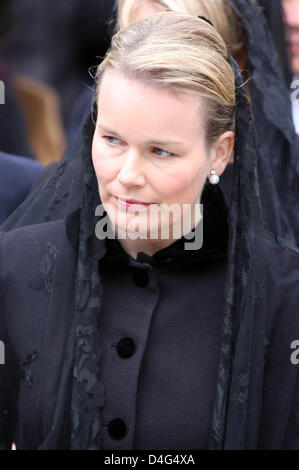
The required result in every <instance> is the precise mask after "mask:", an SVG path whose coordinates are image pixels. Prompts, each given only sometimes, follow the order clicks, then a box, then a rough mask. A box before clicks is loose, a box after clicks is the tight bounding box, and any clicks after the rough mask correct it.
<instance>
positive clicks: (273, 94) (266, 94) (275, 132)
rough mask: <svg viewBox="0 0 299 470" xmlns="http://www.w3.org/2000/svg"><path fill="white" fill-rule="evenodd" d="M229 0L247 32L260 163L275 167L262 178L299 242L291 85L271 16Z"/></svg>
mask: <svg viewBox="0 0 299 470" xmlns="http://www.w3.org/2000/svg"><path fill="white" fill-rule="evenodd" d="M228 1H229V3H230V5H231V6H232V8H233V10H234V11H235V13H236V14H237V16H238V18H239V20H240V22H241V25H242V28H243V31H244V34H245V40H246V53H247V69H248V71H249V73H250V76H251V79H250V82H249V88H250V94H251V105H252V111H253V115H254V125H255V128H256V131H257V137H258V141H257V148H258V153H259V161H260V159H263V160H264V161H263V163H262V166H265V165H269V167H270V170H271V171H270V172H269V171H267V175H263V176H262V179H263V185H261V186H260V190H261V191H265V192H269V191H273V192H274V193H276V195H277V197H278V201H277V202H276V204H277V207H276V211H277V213H279V218H280V220H281V223H282V226H281V230H282V233H283V234H284V236H285V237H288V238H289V239H290V240H292V241H293V242H294V243H295V244H297V246H298V245H299V207H298V194H299V148H298V140H297V136H296V133H295V129H294V125H293V121H292V109H291V101H290V99H289V91H288V87H287V85H286V83H285V81H284V77H283V74H282V71H281V67H280V63H279V58H278V54H277V52H276V49H275V45H274V43H273V39H272V36H271V34H270V31H269V28H268V27H267V22H266V19H265V18H264V15H263V14H262V11H261V10H260V9H259V8H257V6H256V2H255V1H254V0H250V1H248V0H228ZM272 3H273V2H272ZM259 161H258V165H259ZM258 171H262V169H261V168H259V170H258ZM265 197H267V195H265ZM267 210H268V209H267Z"/></svg>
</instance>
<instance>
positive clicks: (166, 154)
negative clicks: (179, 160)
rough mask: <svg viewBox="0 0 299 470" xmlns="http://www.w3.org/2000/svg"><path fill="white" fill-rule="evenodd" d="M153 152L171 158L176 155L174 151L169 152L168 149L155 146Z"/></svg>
mask: <svg viewBox="0 0 299 470" xmlns="http://www.w3.org/2000/svg"><path fill="white" fill-rule="evenodd" d="M153 152H154V153H155V154H156V155H158V156H159V157H162V158H171V157H173V156H174V153H171V152H167V150H163V149H160V148H159V147H155V148H153Z"/></svg>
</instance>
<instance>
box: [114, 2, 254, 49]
mask: <svg viewBox="0 0 299 470" xmlns="http://www.w3.org/2000/svg"><path fill="white" fill-rule="evenodd" d="M143 3H152V4H155V5H159V6H161V7H163V8H165V9H166V10H171V11H175V12H178V13H184V14H189V15H194V16H198V15H202V16H205V17H206V18H208V19H209V20H210V21H211V22H212V23H213V25H214V27H215V29H216V30H217V31H218V33H219V34H221V36H222V38H223V40H224V41H225V43H226V44H227V45H228V47H229V48H230V51H231V53H232V55H233V56H234V57H237V56H238V55H239V54H240V52H241V50H242V49H243V48H244V46H245V40H244V35H243V30H242V26H241V24H240V22H239V19H238V17H237V15H236V14H235V12H234V11H233V9H232V7H231V6H230V4H229V2H228V0H119V1H118V23H117V28H118V29H122V28H127V26H129V24H131V22H132V20H131V18H132V14H133V13H134V11H135V10H136V8H138V7H139V6H140V5H142V4H143Z"/></svg>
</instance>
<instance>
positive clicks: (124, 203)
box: [114, 196, 150, 210]
mask: <svg viewBox="0 0 299 470" xmlns="http://www.w3.org/2000/svg"><path fill="white" fill-rule="evenodd" d="M114 197H115V199H116V202H117V204H118V206H120V207H122V208H124V209H130V208H131V209H135V210H137V209H139V210H141V209H143V210H144V209H145V207H148V206H150V203H149V202H141V201H137V200H136V199H124V198H120V197H117V196H114Z"/></svg>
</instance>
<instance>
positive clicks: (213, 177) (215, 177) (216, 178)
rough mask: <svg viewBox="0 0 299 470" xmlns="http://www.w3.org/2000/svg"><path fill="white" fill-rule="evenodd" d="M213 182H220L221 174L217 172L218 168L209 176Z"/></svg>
mask: <svg viewBox="0 0 299 470" xmlns="http://www.w3.org/2000/svg"><path fill="white" fill-rule="evenodd" d="M209 181H210V183H211V184H218V183H219V176H218V175H217V173H216V170H211V176H210V178H209Z"/></svg>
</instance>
